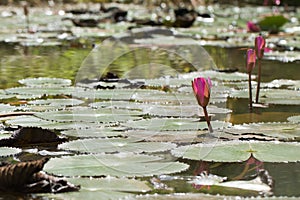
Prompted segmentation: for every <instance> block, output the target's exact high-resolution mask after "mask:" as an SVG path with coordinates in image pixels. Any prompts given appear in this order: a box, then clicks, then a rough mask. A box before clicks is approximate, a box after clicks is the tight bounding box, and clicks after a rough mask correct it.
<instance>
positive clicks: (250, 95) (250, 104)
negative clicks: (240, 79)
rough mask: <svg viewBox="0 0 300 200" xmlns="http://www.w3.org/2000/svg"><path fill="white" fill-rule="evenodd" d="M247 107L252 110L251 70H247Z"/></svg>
mask: <svg viewBox="0 0 300 200" xmlns="http://www.w3.org/2000/svg"><path fill="white" fill-rule="evenodd" d="M248 81H249V109H250V111H252V86H251V72H249V80H248Z"/></svg>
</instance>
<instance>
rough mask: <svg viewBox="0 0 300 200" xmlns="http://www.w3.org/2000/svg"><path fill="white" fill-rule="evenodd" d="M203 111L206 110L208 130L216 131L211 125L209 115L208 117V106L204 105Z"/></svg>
mask: <svg viewBox="0 0 300 200" xmlns="http://www.w3.org/2000/svg"><path fill="white" fill-rule="evenodd" d="M203 111H204V116H205V120H206V122H207V126H208V130H209V132H210V133H213V132H214V131H213V129H212V127H211V124H210V120H209V117H208V113H207V109H206V106H205V107H203Z"/></svg>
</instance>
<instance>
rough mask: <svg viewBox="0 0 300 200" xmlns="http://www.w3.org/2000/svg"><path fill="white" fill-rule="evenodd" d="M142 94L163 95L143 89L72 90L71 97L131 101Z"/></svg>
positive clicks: (162, 93)
mask: <svg viewBox="0 0 300 200" xmlns="http://www.w3.org/2000/svg"><path fill="white" fill-rule="evenodd" d="M142 94H158V95H164V94H165V92H162V91H158V90H146V89H145V90H143V89H113V90H96V89H86V90H82V89H81V90H77V91H76V90H74V91H73V94H72V96H73V97H77V98H86V99H102V100H125V101H128V100H131V99H135V97H136V96H139V95H142Z"/></svg>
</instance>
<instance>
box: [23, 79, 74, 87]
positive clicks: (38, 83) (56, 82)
mask: <svg viewBox="0 0 300 200" xmlns="http://www.w3.org/2000/svg"><path fill="white" fill-rule="evenodd" d="M19 83H21V84H23V85H26V86H30V87H59V86H61V87H63V86H70V85H71V84H72V82H71V80H69V79H62V78H48V77H39V78H26V79H21V80H19Z"/></svg>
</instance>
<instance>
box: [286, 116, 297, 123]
mask: <svg viewBox="0 0 300 200" xmlns="http://www.w3.org/2000/svg"><path fill="white" fill-rule="evenodd" d="M287 120H288V121H290V122H292V123H298V124H299V123H300V115H297V116H292V117H289V118H288V119H287Z"/></svg>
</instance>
